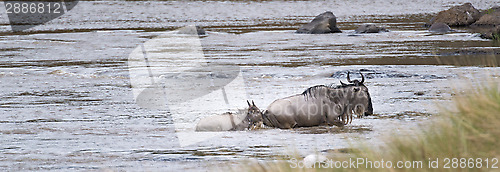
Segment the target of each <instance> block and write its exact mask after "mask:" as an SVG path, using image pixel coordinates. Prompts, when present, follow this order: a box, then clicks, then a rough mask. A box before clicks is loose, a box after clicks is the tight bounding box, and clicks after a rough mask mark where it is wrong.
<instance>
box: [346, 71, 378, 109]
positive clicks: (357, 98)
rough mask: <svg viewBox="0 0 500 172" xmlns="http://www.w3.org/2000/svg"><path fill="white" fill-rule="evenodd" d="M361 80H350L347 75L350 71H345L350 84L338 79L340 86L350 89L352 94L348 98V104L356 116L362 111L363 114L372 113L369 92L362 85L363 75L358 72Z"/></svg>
mask: <svg viewBox="0 0 500 172" xmlns="http://www.w3.org/2000/svg"><path fill="white" fill-rule="evenodd" d="M359 74H360V75H361V81H359V80H357V79H355V80H351V78H350V77H349V75H350V73H349V72H347V81H348V82H349V83H350V84H345V83H343V82H342V81H340V84H342V87H344V88H348V89H351V91H352V93H353V94H352V96H351V97H350V98H349V102H350V103H349V104H351V105H352V107H351V108H352V109H351V110H353V111H354V113H355V114H356V115H358V116H361V115H362V114H363V113H364V115H365V116H368V115H371V114H373V106H372V99H371V97H370V93H369V92H368V88H367V87H366V86H365V85H364V82H365V77H364V76H363V74H362V73H361V72H360V73H359Z"/></svg>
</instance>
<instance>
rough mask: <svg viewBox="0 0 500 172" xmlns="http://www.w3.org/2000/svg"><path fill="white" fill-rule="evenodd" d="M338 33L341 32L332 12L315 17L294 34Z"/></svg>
mask: <svg viewBox="0 0 500 172" xmlns="http://www.w3.org/2000/svg"><path fill="white" fill-rule="evenodd" d="M339 32H342V31H340V29H339V28H337V17H335V15H333V13H332V12H330V11H327V12H324V13H322V14H320V15H318V16H316V17H315V18H314V19H313V21H311V23H308V24H305V25H303V26H302V27H300V28H299V29H298V30H297V32H296V33H307V34H325V33H339Z"/></svg>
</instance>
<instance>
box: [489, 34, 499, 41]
mask: <svg viewBox="0 0 500 172" xmlns="http://www.w3.org/2000/svg"><path fill="white" fill-rule="evenodd" d="M491 37H492V39H493V40H497V41H498V40H500V33H494V34H493V35H492V36H491Z"/></svg>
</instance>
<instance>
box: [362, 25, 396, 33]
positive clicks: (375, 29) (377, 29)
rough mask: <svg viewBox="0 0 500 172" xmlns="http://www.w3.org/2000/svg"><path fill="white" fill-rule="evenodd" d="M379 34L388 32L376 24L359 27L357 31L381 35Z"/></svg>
mask: <svg viewBox="0 0 500 172" xmlns="http://www.w3.org/2000/svg"><path fill="white" fill-rule="evenodd" d="M379 32H388V30H387V29H385V27H378V26H377V25H375V24H365V25H362V26H359V27H358V28H357V29H356V33H379Z"/></svg>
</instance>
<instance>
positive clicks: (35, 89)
mask: <svg viewBox="0 0 500 172" xmlns="http://www.w3.org/2000/svg"><path fill="white" fill-rule="evenodd" d="M461 3H462V1H443V2H434V1H426V0H415V1H411V2H404V3H403V2H389V1H333V2H326V1H325V2H323V1H277V2H253V1H238V2H225V1H224V2H222V1H217V2H170V1H162V2H137V1H113V2H101V1H95V2H80V3H79V4H78V5H77V6H76V7H75V9H73V10H72V11H70V13H68V14H67V15H64V16H61V17H60V18H59V19H56V20H54V21H52V22H49V23H47V24H45V25H42V26H38V27H35V28H33V29H32V30H30V31H29V32H28V33H22V34H13V33H11V32H9V26H8V21H7V18H6V15H5V11H4V9H3V8H1V9H0V15H1V17H0V90H2V91H1V93H0V97H1V98H0V114H2V118H1V119H0V135H1V138H0V169H1V170H2V171H3V170H5V171H20V170H22V171H32V170H37V171H43V170H59V171H68V170H84V171H88V170H104V169H111V170H126V171H133V170H138V169H141V171H142V170H151V171H165V170H167V171H169V170H173V171H176V170H186V169H187V170H206V169H207V166H212V165H215V166H217V165H220V164H226V163H235V162H239V161H242V160H246V159H257V160H262V161H265V160H271V159H275V158H278V157H283V156H284V155H286V154H289V153H292V152H295V151H297V152H298V153H299V154H300V155H307V154H311V153H313V152H315V151H323V152H328V151H330V150H344V149H349V147H350V145H349V142H352V141H357V140H362V141H368V142H373V143H374V145H376V144H380V143H381V140H383V136H384V135H386V134H389V133H390V132H394V131H400V132H397V133H401V135H400V136H401V137H404V136H406V135H408V133H407V132H404V131H411V130H412V129H414V128H415V127H417V126H418V125H420V124H422V123H424V124H425V123H426V121H428V120H429V119H432V115H430V114H432V113H435V112H436V111H437V110H436V109H437V108H436V106H435V105H436V104H443V103H446V102H447V100H449V98H450V96H452V95H453V94H456V93H455V92H454V91H453V89H456V88H460V87H461V84H457V83H464V82H463V81H464V80H472V81H483V80H485V78H487V79H486V80H491V77H488V76H489V75H493V78H495V79H497V78H498V76H499V71H498V69H499V68H496V67H488V66H498V65H499V63H500V55H499V52H500V44H499V43H498V42H493V41H489V40H483V39H480V38H479V37H477V35H474V34H470V33H467V32H466V31H463V30H460V29H459V31H457V32H454V33H450V34H444V35H435V34H431V33H429V32H427V31H426V30H425V28H422V25H423V24H424V23H425V22H426V21H427V20H428V19H430V17H431V13H435V12H438V11H440V10H443V9H446V8H448V7H450V6H451V5H455V4H461ZM472 3H473V4H474V5H475V6H476V7H477V8H483V9H484V8H487V7H490V6H491V5H492V4H498V1H497V3H493V2H491V1H488V2H486V1H474V2H472ZM326 10H331V11H333V12H334V13H335V14H336V15H337V16H338V20H339V28H340V29H342V30H344V32H343V33H339V34H328V35H300V34H294V33H293V32H294V30H295V29H297V28H298V27H299V26H300V25H301V24H303V23H307V22H308V21H310V20H311V19H312V18H313V17H314V16H315V15H317V14H319V13H321V12H324V11H326ZM192 23H194V24H198V25H201V26H204V27H205V28H206V30H207V33H208V34H207V35H206V36H202V37H201V39H200V40H201V44H202V48H203V53H204V55H205V56H206V57H207V60H208V61H209V62H210V63H212V64H217V65H234V64H237V65H238V66H240V67H241V71H242V76H243V79H244V88H242V89H243V90H245V91H246V95H245V97H247V98H248V99H252V100H255V103H256V104H257V105H258V106H259V107H260V108H262V109H265V107H266V106H267V105H269V104H270V103H271V102H272V101H274V100H275V99H277V98H281V97H285V96H289V95H293V94H297V93H301V92H302V91H303V90H304V89H306V88H308V87H310V86H313V85H318V84H328V83H339V80H345V73H346V72H347V71H362V72H363V73H364V74H365V76H366V77H367V81H366V83H367V86H368V88H369V89H370V94H371V95H372V99H373V105H374V112H375V113H376V115H375V116H372V117H368V118H364V119H356V120H354V121H353V123H352V124H350V125H348V126H346V128H343V129H342V128H335V127H331V128H330V127H313V128H300V129H296V130H279V129H260V130H255V131H238V132H222V133H220V134H219V135H218V136H217V137H214V138H211V139H208V140H205V141H203V142H201V143H196V144H193V145H189V146H184V147H180V146H179V142H178V138H177V135H176V131H178V132H179V131H180V132H182V131H184V130H185V129H184V128H182V127H180V128H179V127H176V126H175V125H174V123H177V124H181V125H193V124H195V123H196V122H197V120H199V118H200V117H201V116H203V115H205V114H201V113H194V114H195V115H194V116H185V117H183V118H181V119H176V118H173V117H172V116H171V114H170V113H169V112H168V110H150V109H144V108H141V107H139V106H138V105H137V104H136V102H135V100H134V95H133V94H132V88H131V83H130V78H129V71H128V65H129V63H128V57H129V54H130V53H131V52H132V51H133V50H134V49H135V48H136V47H138V46H139V45H141V44H142V43H143V42H146V41H148V40H150V39H152V38H154V37H156V36H158V35H160V34H163V33H164V32H166V31H169V30H172V29H175V28H179V27H182V26H185V25H188V24H192ZM362 23H377V24H379V25H383V26H386V27H387V28H388V29H389V30H391V32H388V33H380V34H367V35H357V36H353V33H352V32H353V30H354V29H355V28H356V27H357V26H358V25H360V24H362ZM353 77H359V76H357V75H353ZM493 80H494V79H493ZM467 84H471V85H472V84H478V83H477V82H474V83H467V82H465V85H467ZM241 101H242V102H243V103H244V101H245V100H241ZM187 108H192V109H196V108H197V107H187ZM214 108H215V109H216V111H217V112H219V111H226V110H227V109H226V107H225V106H224V105H220V107H218V106H216V107H214Z"/></svg>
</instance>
